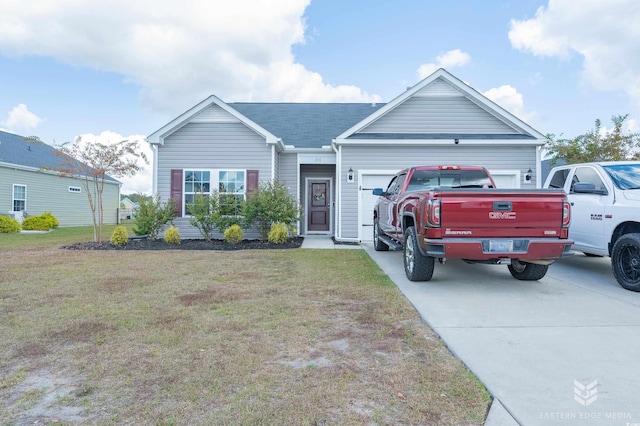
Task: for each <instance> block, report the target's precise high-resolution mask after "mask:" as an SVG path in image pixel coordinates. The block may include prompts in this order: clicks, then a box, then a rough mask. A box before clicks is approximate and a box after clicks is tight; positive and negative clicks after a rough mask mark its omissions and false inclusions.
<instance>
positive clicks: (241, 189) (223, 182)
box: [184, 170, 246, 215]
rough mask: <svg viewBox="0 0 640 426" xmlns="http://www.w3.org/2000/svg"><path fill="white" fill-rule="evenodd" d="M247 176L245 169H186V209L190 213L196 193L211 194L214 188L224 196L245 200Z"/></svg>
mask: <svg viewBox="0 0 640 426" xmlns="http://www.w3.org/2000/svg"><path fill="white" fill-rule="evenodd" d="M245 177H246V173H245V171H244V170H185V171H184V206H185V210H184V211H185V212H186V214H187V215H189V204H192V203H193V202H194V201H195V197H196V195H197V194H203V195H210V194H211V191H212V188H213V190H215V188H217V190H218V192H219V193H220V194H221V195H222V196H223V197H229V198H233V199H235V200H244V198H245ZM229 201H230V202H231V200H229Z"/></svg>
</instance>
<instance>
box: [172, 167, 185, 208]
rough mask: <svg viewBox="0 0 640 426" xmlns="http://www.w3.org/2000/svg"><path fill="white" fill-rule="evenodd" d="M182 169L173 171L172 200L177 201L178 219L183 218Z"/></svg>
mask: <svg viewBox="0 0 640 426" xmlns="http://www.w3.org/2000/svg"><path fill="white" fill-rule="evenodd" d="M182 183H183V182H182V169H171V198H173V199H174V200H176V210H175V212H174V213H175V215H176V217H182Z"/></svg>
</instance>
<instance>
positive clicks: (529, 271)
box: [508, 259, 549, 281]
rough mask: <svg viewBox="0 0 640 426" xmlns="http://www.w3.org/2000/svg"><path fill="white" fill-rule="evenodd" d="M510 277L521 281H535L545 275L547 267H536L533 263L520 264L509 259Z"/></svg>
mask: <svg viewBox="0 0 640 426" xmlns="http://www.w3.org/2000/svg"><path fill="white" fill-rule="evenodd" d="M508 268H509V272H511V276H512V277H513V278H515V279H517V280H521V281H537V280H539V279H541V278H542V277H544V276H545V275H546V274H547V270H548V269H549V265H537V264H535V263H526V262H520V261H519V260H518V259H511V265H509V266H508Z"/></svg>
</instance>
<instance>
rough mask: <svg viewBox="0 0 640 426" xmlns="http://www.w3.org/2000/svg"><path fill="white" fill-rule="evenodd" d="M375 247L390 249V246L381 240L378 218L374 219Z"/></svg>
mask: <svg viewBox="0 0 640 426" xmlns="http://www.w3.org/2000/svg"><path fill="white" fill-rule="evenodd" d="M373 249H374V250H375V251H389V246H388V245H386V244H385V243H383V242H382V241H380V227H379V226H378V218H375V219H373Z"/></svg>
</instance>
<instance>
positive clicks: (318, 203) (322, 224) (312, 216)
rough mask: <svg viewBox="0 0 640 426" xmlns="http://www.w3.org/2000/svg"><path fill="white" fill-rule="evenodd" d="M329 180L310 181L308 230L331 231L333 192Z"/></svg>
mask: <svg viewBox="0 0 640 426" xmlns="http://www.w3.org/2000/svg"><path fill="white" fill-rule="evenodd" d="M329 184H330V182H329V181H328V180H310V181H309V199H308V201H307V213H308V214H307V231H320V232H322V231H329V221H330V217H331V194H330V193H329V190H330V185H329Z"/></svg>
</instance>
